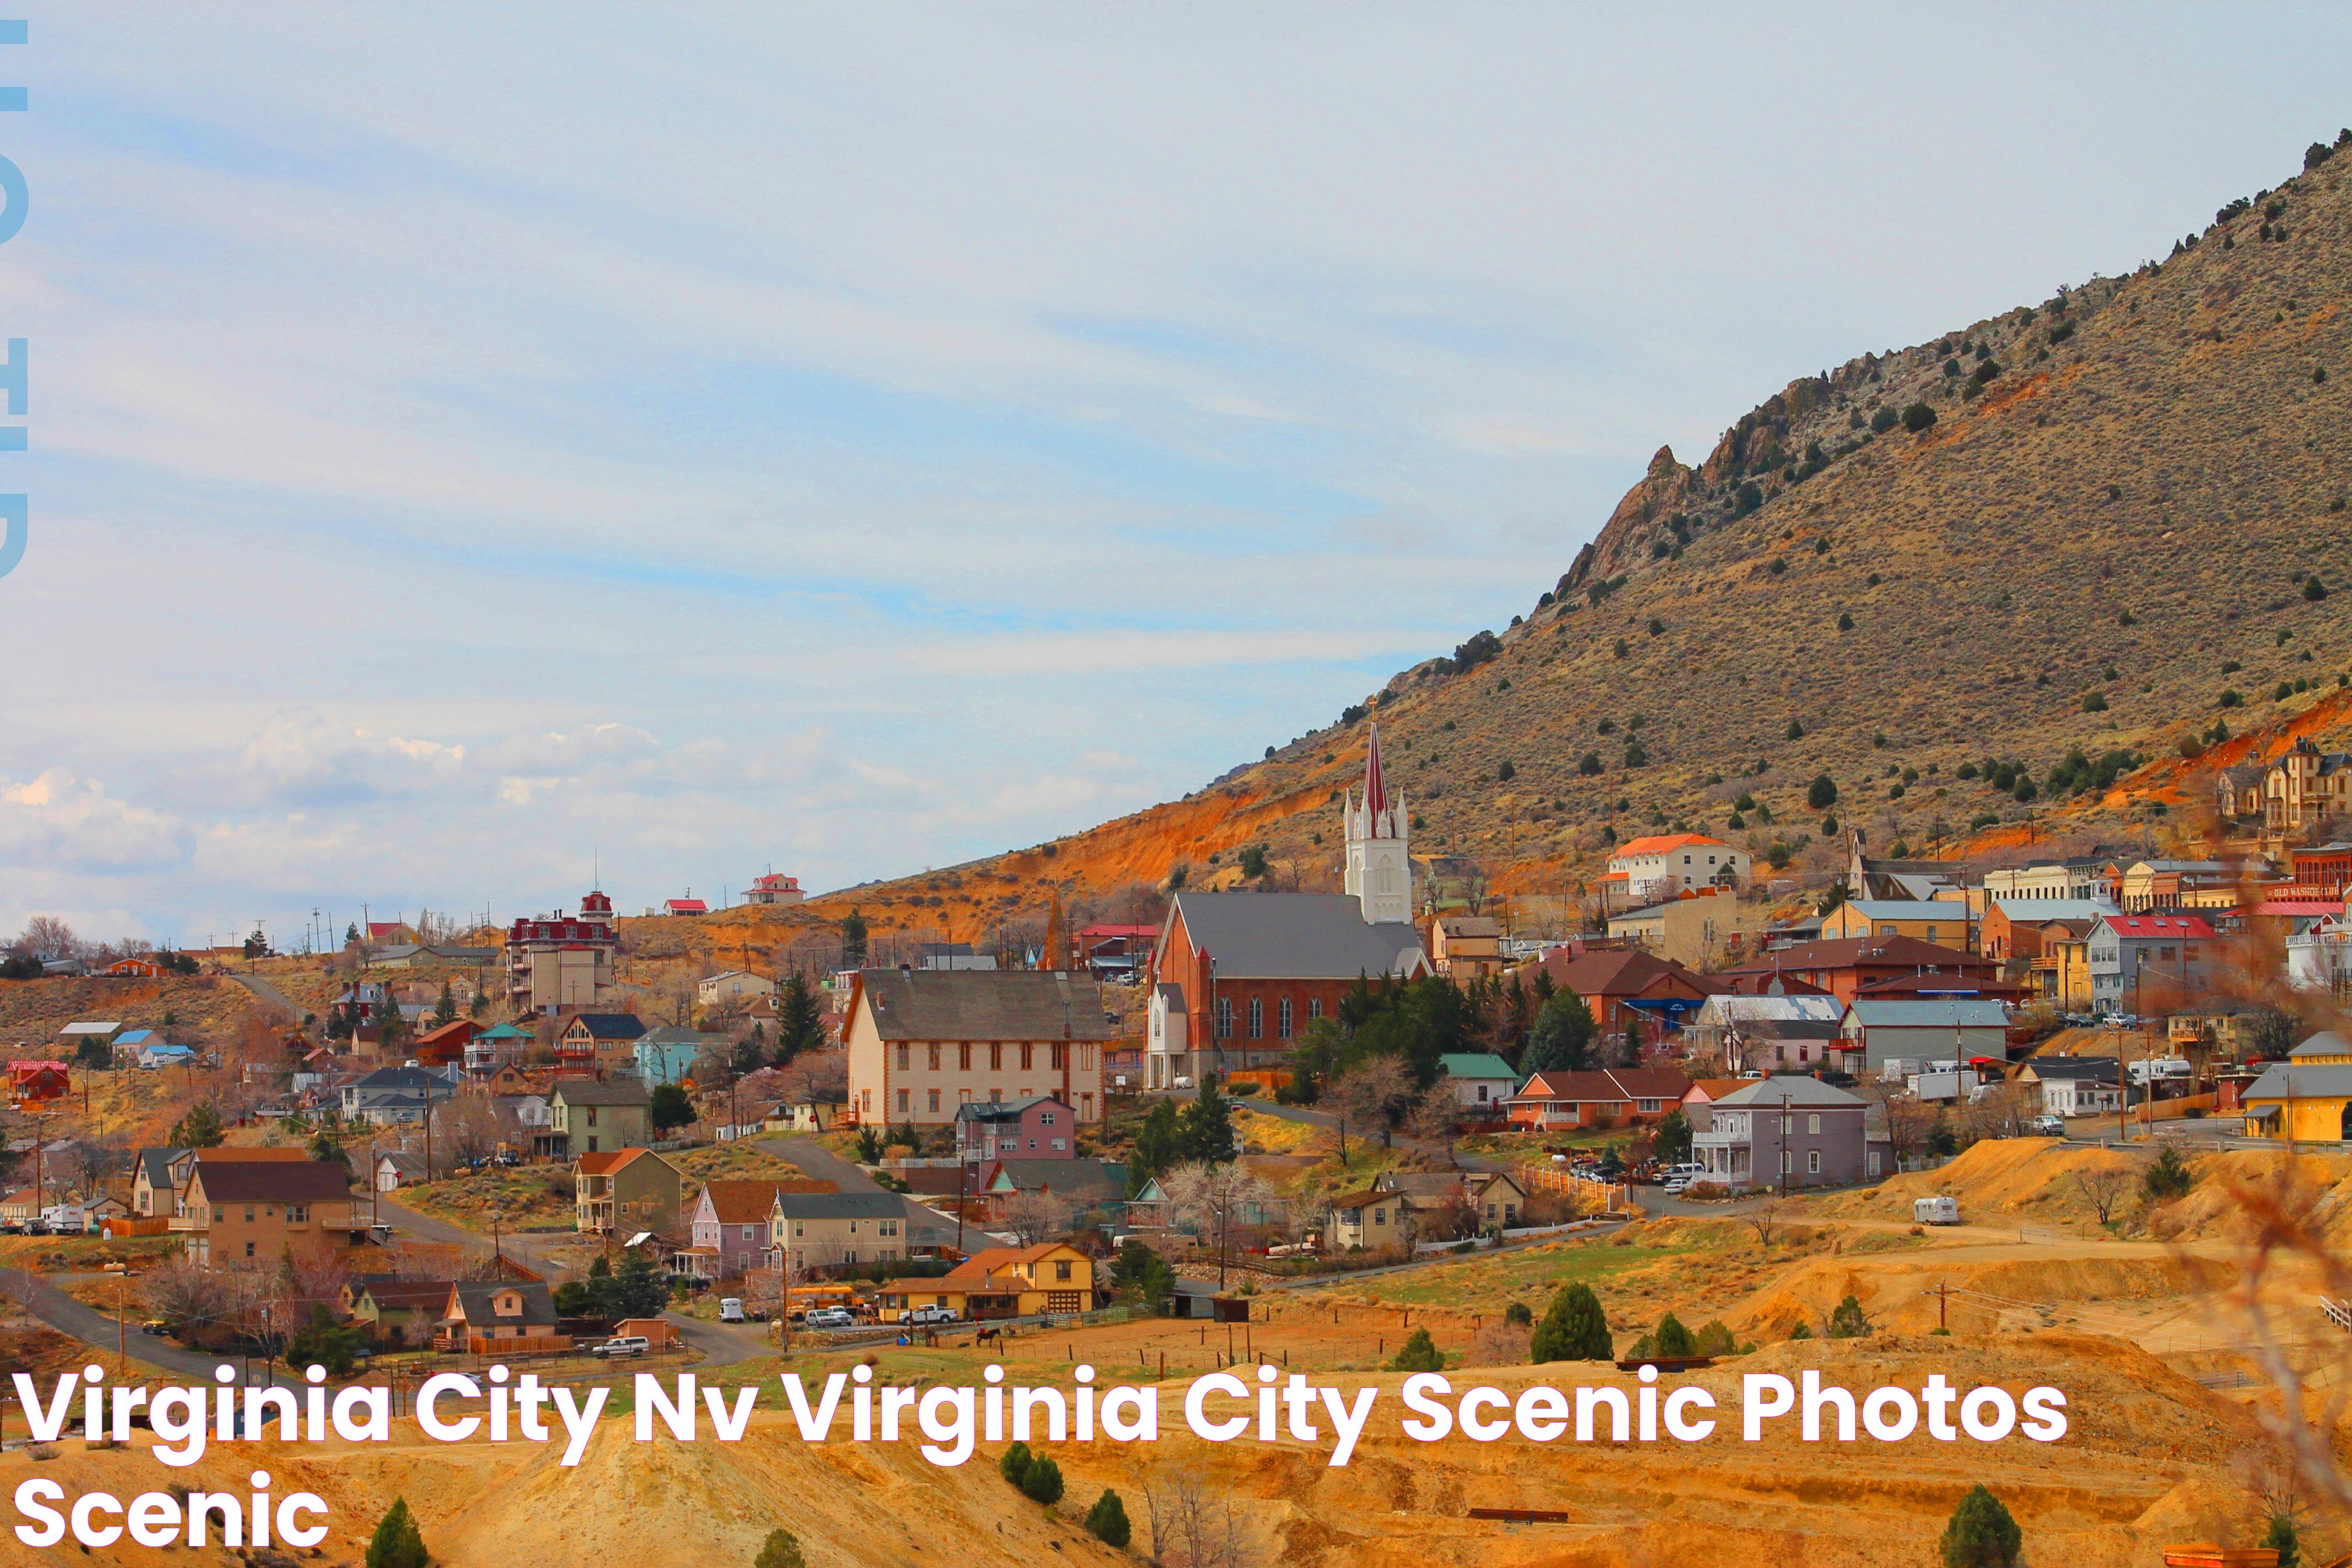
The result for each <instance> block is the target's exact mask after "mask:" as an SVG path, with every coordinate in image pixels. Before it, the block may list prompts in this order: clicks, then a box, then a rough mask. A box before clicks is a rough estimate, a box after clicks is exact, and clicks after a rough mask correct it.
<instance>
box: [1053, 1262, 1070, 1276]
mask: <svg viewBox="0 0 2352 1568" xmlns="http://www.w3.org/2000/svg"><path fill="white" fill-rule="evenodd" d="M1069 1277H1070V1262H1069V1259H1067V1258H1059V1259H1056V1260H1055V1264H1054V1278H1055V1279H1068V1278H1069Z"/></svg>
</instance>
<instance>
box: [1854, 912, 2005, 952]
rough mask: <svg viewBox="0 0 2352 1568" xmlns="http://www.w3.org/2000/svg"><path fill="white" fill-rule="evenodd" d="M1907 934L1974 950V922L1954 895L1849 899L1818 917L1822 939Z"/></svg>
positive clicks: (1965, 949)
mask: <svg viewBox="0 0 2352 1568" xmlns="http://www.w3.org/2000/svg"><path fill="white" fill-rule="evenodd" d="M1858 936H1908V937H1916V938H1917V939H1918V940H1919V941H1921V942H1934V943H1936V944H1937V946H1939V947H1950V948H1958V949H1959V950H1961V951H1962V952H1974V951H1975V950H1976V943H1975V938H1976V933H1975V930H1974V922H1973V921H1970V920H1969V908H1968V906H1967V905H1966V904H1964V903H1962V902H1961V901H1960V900H1958V899H1920V900H1891V899H1849V900H1846V901H1845V902H1844V903H1842V904H1840V905H1839V906H1838V907H1837V908H1835V909H1833V910H1831V911H1830V912H1829V913H1827V914H1825V915H1823V916H1822V941H1823V942H1834V941H1837V940H1839V939H1840V938H1844V937H1858Z"/></svg>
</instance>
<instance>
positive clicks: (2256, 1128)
mask: <svg viewBox="0 0 2352 1568" xmlns="http://www.w3.org/2000/svg"><path fill="white" fill-rule="evenodd" d="M2242 1100H2243V1101H2244V1103H2245V1108H2246V1136H2247V1137H2249V1138H2276V1139H2279V1140H2281V1141H2282V1142H2295V1143H2337V1142H2347V1141H2352V1040H2347V1039H2346V1038H2345V1037H2343V1036H2341V1035H2336V1034H2317V1035H2314V1036H2312V1037H2311V1038H2309V1039H2307V1040H2305V1041H2304V1042H2303V1044H2301V1045H2299V1046H2297V1047H2295V1048H2294V1050H2292V1051H2290V1052H2288V1053H2287V1059H2286V1060H2285V1061H2284V1062H2277V1063H2273V1065H2272V1066H2271V1067H2270V1068H2267V1069H2266V1070H2265V1071H2264V1072H2263V1076H2262V1077H2260V1078H2258V1079H2255V1080H2254V1082H2253V1085H2252V1088H2250V1089H2247V1090H2246V1092H2245V1094H2244V1095H2243V1096H2242Z"/></svg>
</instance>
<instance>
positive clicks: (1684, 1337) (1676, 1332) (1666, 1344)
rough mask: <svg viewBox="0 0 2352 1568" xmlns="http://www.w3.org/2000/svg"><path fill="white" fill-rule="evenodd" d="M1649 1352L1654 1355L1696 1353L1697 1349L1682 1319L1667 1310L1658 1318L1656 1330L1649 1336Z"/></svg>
mask: <svg viewBox="0 0 2352 1568" xmlns="http://www.w3.org/2000/svg"><path fill="white" fill-rule="evenodd" d="M1650 1353H1651V1354H1652V1355H1655V1356H1686V1355H1696V1354H1697V1353H1698V1349H1697V1347H1696V1345H1694V1344H1693V1343H1692V1342H1691V1331H1689V1330H1688V1329H1686V1328H1685V1327H1683V1321H1682V1320H1681V1319H1680V1318H1677V1317H1675V1315H1674V1314H1673V1313H1672V1312H1668V1313H1667V1314H1666V1315H1665V1316H1664V1317H1663V1318H1660V1319H1659V1320H1658V1327H1657V1331H1655V1332H1654V1333H1653V1334H1652V1335H1651V1336H1650Z"/></svg>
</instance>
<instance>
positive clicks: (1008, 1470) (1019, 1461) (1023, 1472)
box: [996, 1443, 1037, 1490]
mask: <svg viewBox="0 0 2352 1568" xmlns="http://www.w3.org/2000/svg"><path fill="white" fill-rule="evenodd" d="M1036 1462H1037V1461H1036V1460H1035V1459H1034V1458H1031V1457H1030V1453H1029V1445H1028V1444H1026V1443H1015V1444H1013V1447H1010V1448H1007V1449H1005V1450H1004V1458H1001V1459H999V1460H997V1461H996V1473H997V1474H998V1475H1000V1476H1003V1478H1004V1479H1006V1480H1007V1481H1008V1482H1010V1483H1011V1484H1012V1485H1013V1486H1014V1487H1015V1488H1017V1489H1023V1490H1026V1489H1028V1485H1029V1468H1030V1467H1031V1466H1032V1465H1034V1464H1035V1463H1036Z"/></svg>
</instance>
